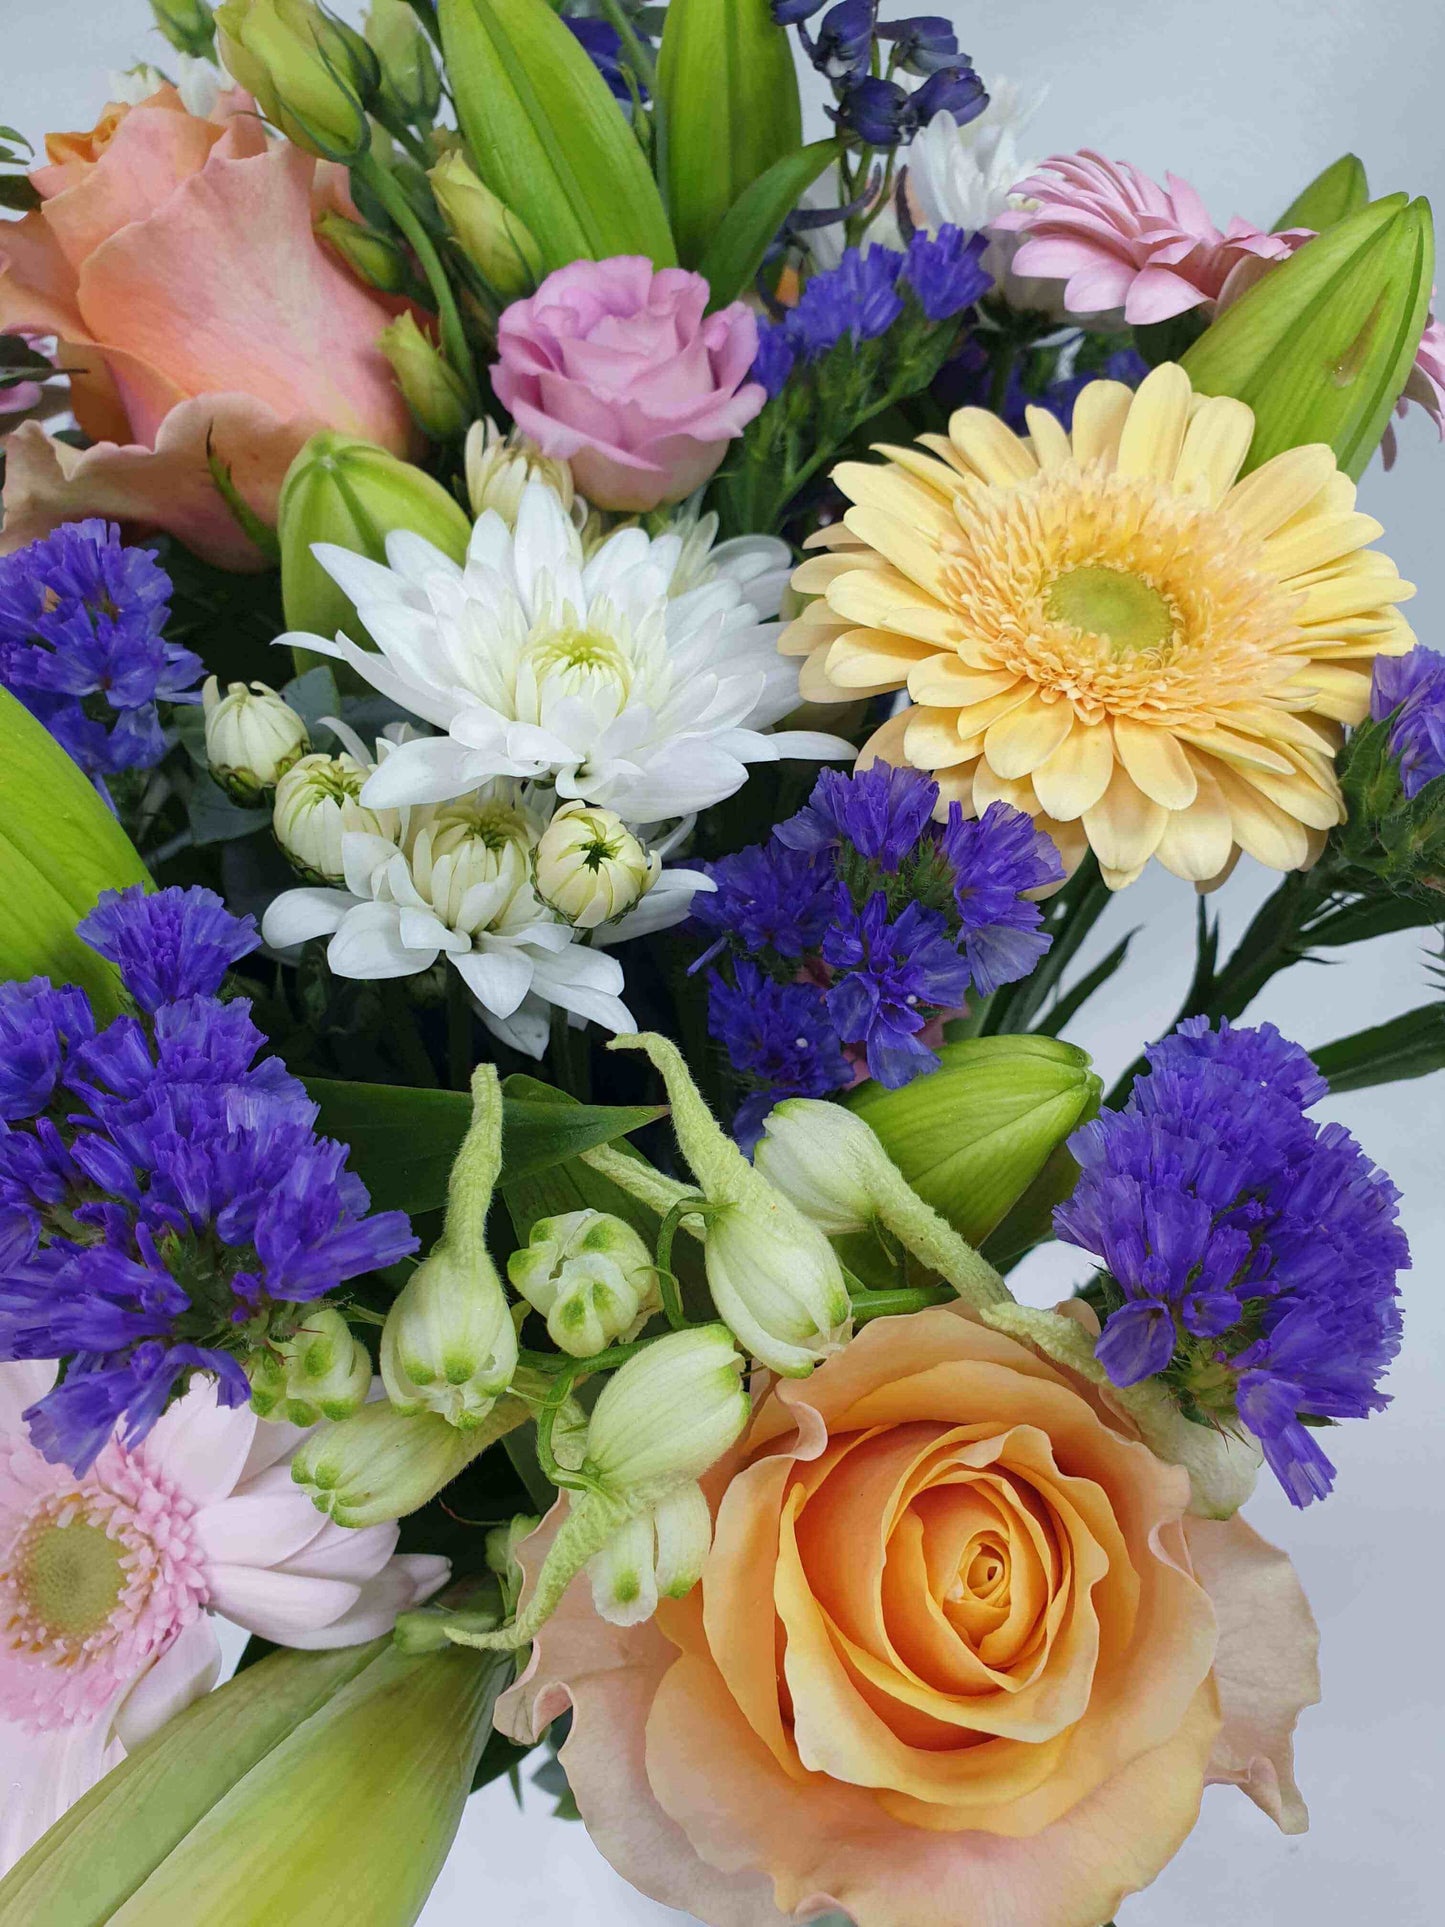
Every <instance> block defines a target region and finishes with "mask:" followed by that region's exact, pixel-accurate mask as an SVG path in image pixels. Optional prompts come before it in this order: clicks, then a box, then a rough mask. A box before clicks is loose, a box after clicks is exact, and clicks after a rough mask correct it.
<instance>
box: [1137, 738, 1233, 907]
mask: <svg viewBox="0 0 1445 1927" xmlns="http://www.w3.org/2000/svg"><path fill="white" fill-rule="evenodd" d="M1193 762H1194V777H1195V796H1194V801H1193V802H1192V803H1191V804H1190V805H1189V808H1188V809H1187V810H1177V811H1175V812H1174V813H1173V814H1172V815H1171V816H1170V818H1169V821H1168V822H1167V823H1166V824H1165V826H1164V834H1163V836H1161V837H1160V839H1159V847H1158V848H1157V849H1156V850H1155V852H1154V854H1155V856H1157V857H1158V859H1159V861H1160V862H1161V863H1162V864H1163V865H1164V867H1165V869H1166V870H1172V871H1173V873H1174V875H1175V876H1177V877H1183V878H1184V879H1185V881H1186V882H1188V883H1208V882H1209V880H1210V878H1211V877H1215V876H1218V874H1219V872H1220V871H1221V870H1222V869H1223V868H1224V866H1225V864H1226V863H1228V861H1229V852H1230V850H1231V848H1232V847H1233V844H1234V828H1233V824H1232V822H1231V820H1230V815H1229V805H1228V804H1227V803H1226V802H1225V800H1224V796H1223V793H1222V792H1221V790H1220V787H1219V785H1218V783H1216V782H1215V780H1214V778H1213V776H1212V775H1211V774H1210V771H1209V767H1208V765H1207V763H1206V762H1205V761H1204V759H1203V758H1202V757H1196V758H1194V759H1193Z"/></svg>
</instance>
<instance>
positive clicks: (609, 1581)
mask: <svg viewBox="0 0 1445 1927" xmlns="http://www.w3.org/2000/svg"><path fill="white" fill-rule="evenodd" d="M711 1545H712V1514H711V1512H709V1510H708V1503H707V1500H706V1498H705V1497H704V1496H703V1490H702V1487H701V1486H700V1485H696V1484H694V1485H683V1486H679V1487H678V1488H677V1490H676V1491H675V1492H669V1493H668V1494H667V1496H666V1497H665V1498H662V1499H659V1500H658V1502H657V1504H656V1505H655V1506H653V1507H652V1508H651V1509H650V1510H649V1511H647V1512H643V1513H639V1514H638V1516H637V1517H636V1518H633V1519H629V1520H628V1521H627V1523H626V1524H625V1525H623V1526H620V1527H619V1528H618V1530H617V1531H616V1532H615V1533H614V1534H613V1536H612V1537H611V1538H610V1539H609V1540H608V1541H607V1543H606V1545H605V1546H603V1548H602V1550H601V1551H600V1552H597V1553H594V1554H593V1556H592V1558H591V1559H590V1560H589V1561H588V1564H587V1576H588V1578H589V1580H590V1581H591V1584H592V1603H593V1604H594V1605H595V1606H596V1608H597V1611H598V1613H599V1614H600V1615H601V1617H602V1618H603V1619H606V1620H609V1621H610V1622H611V1623H612V1624H613V1625H614V1626H637V1625H640V1624H641V1623H642V1621H643V1620H644V1619H651V1617H652V1615H653V1614H654V1613H655V1612H656V1611H657V1602H658V1600H659V1598H662V1599H683V1598H685V1597H686V1596H687V1594H688V1593H690V1592H691V1591H692V1589H693V1587H694V1586H695V1585H696V1584H697V1582H698V1580H699V1579H700V1578H701V1577H702V1569H703V1565H704V1563H705V1561H706V1559H707V1555H708V1551H709V1549H710V1548H711Z"/></svg>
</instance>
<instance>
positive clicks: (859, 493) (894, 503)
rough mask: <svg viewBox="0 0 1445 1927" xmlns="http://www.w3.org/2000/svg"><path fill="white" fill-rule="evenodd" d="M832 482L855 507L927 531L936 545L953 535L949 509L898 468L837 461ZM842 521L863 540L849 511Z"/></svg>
mask: <svg viewBox="0 0 1445 1927" xmlns="http://www.w3.org/2000/svg"><path fill="white" fill-rule="evenodd" d="M833 480H834V481H835V482H836V483H837V485H838V487H839V488H840V489H842V491H843V493H844V494H845V495H846V496H847V497H848V500H849V501H850V502H853V503H855V504H856V505H857V507H859V508H875V509H884V510H886V511H887V512H888V514H890V515H896V516H899V517H900V518H901V519H902V520H903V521H904V522H905V523H910V524H912V525H913V526H914V527H916V528H918V529H921V530H927V531H928V533H929V534H930V535H931V536H933V537H934V538H935V539H936V540H938V541H940V542H942V541H943V540H944V538H945V537H946V536H948V535H950V534H956V532H957V528H958V524H957V522H956V521H955V519H954V514H953V509H952V507H951V506H950V505H949V504H948V503H947V502H944V501H941V500H940V499H939V497H938V496H936V495H935V494H934V492H933V490H932V489H931V488H925V487H924V486H923V484H922V482H915V481H914V480H913V479H912V478H911V477H910V476H907V475H905V474H904V472H903V470H902V469H901V468H884V467H882V466H881V465H879V464H878V463H875V462H839V464H838V466H837V467H836V468H835V469H834V470H833ZM843 520H844V522H845V523H846V524H847V526H848V532H849V534H850V535H852V536H853V537H854V538H855V539H857V540H864V541H866V539H867V538H866V537H860V536H859V534H858V531H857V530H856V529H855V528H854V526H853V510H852V509H850V510H849V511H848V513H847V514H846V515H845V516H844V517H843Z"/></svg>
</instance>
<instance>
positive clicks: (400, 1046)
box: [381, 977, 437, 1091]
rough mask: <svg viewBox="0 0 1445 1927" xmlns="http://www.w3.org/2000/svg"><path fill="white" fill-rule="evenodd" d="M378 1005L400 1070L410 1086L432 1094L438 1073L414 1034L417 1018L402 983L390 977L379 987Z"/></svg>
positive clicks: (424, 1046)
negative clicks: (409, 1081) (383, 1011)
mask: <svg viewBox="0 0 1445 1927" xmlns="http://www.w3.org/2000/svg"><path fill="white" fill-rule="evenodd" d="M381 1003H382V1008H383V1009H384V1010H385V1012H386V1017H387V1036H388V1041H389V1042H390V1043H391V1045H392V1047H393V1048H394V1050H395V1051H396V1054H397V1057H398V1058H399V1059H400V1061H401V1067H402V1069H403V1070H404V1071H405V1072H406V1074H407V1076H408V1077H409V1078H410V1079H411V1081H412V1083H413V1084H419V1085H421V1086H422V1088H423V1089H424V1090H432V1091H434V1090H435V1089H436V1086H437V1074H436V1071H435V1070H434V1069H433V1068H432V1061H431V1058H430V1057H429V1056H428V1055H427V1049H426V1045H425V1044H423V1042H422V1041H421V1036H420V1034H419V1032H418V1031H417V1027H416V1015H415V1013H414V1011H413V1010H412V1005H411V999H410V998H409V997H408V996H407V994H406V984H405V980H404V979H402V978H400V977H393V978H391V979H390V981H388V982H384V983H383V984H382V986H381Z"/></svg>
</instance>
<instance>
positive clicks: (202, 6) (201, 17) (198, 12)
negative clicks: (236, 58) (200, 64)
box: [151, 0, 216, 60]
mask: <svg viewBox="0 0 1445 1927" xmlns="http://www.w3.org/2000/svg"><path fill="white" fill-rule="evenodd" d="M151 13H152V14H153V15H154V17H155V23H156V26H157V27H158V28H159V29H160V31H161V33H162V34H164V36H165V38H166V39H167V40H168V41H169V42H170V43H171V45H172V46H173V47H174V48H175V50H176V52H177V53H178V54H188V55H189V56H190V58H191V59H192V60H210V59H212V58H213V57H214V55H215V50H216V16H215V14H214V12H213V11H212V9H211V8H210V7H208V6H207V5H206V0H151Z"/></svg>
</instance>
